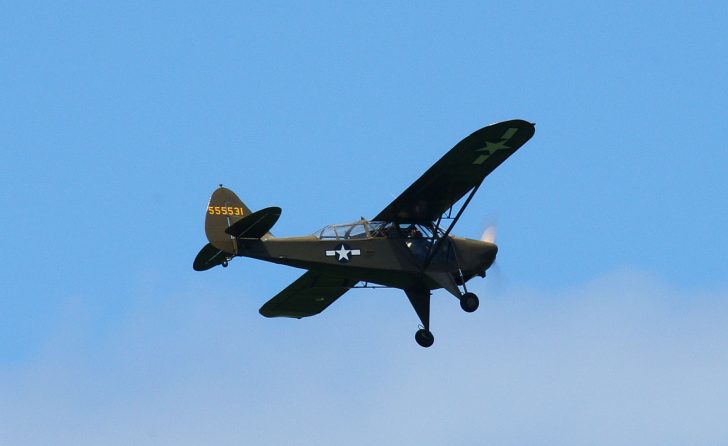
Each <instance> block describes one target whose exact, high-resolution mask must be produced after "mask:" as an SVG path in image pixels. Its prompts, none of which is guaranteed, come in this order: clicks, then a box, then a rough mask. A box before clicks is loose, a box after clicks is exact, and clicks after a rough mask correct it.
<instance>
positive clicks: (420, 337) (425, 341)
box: [415, 328, 435, 348]
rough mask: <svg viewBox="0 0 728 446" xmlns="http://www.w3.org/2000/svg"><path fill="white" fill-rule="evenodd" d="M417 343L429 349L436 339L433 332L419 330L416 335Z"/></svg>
mask: <svg viewBox="0 0 728 446" xmlns="http://www.w3.org/2000/svg"><path fill="white" fill-rule="evenodd" d="M415 341H417V343H418V344H420V346H422V347H425V348H427V347H429V346H431V345H432V343H433V342H435V337H434V336H432V332H430V330H425V329H424V328H421V329H419V330H417V333H415Z"/></svg>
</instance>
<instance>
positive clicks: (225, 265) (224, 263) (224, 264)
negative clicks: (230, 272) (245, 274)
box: [222, 260, 228, 268]
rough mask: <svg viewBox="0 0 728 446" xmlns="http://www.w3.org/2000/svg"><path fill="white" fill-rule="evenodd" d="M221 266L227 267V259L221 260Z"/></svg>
mask: <svg viewBox="0 0 728 446" xmlns="http://www.w3.org/2000/svg"><path fill="white" fill-rule="evenodd" d="M222 267H223V268H227V267H228V261H227V260H223V262H222Z"/></svg>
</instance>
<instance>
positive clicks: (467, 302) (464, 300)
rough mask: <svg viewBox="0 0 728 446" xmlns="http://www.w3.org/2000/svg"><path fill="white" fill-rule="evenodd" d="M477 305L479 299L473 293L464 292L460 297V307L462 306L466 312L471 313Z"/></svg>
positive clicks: (478, 304)
mask: <svg viewBox="0 0 728 446" xmlns="http://www.w3.org/2000/svg"><path fill="white" fill-rule="evenodd" d="M479 306H480V300H479V299H478V296H476V295H475V294H473V293H465V294H463V297H461V298H460V308H462V309H463V311H465V312H466V313H472V312H473V311H475V310H477V309H478V307H479Z"/></svg>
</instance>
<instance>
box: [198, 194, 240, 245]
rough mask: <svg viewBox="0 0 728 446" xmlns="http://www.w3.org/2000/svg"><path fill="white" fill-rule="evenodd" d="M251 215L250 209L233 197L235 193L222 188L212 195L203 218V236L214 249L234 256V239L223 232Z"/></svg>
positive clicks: (235, 196) (236, 197)
mask: <svg viewBox="0 0 728 446" xmlns="http://www.w3.org/2000/svg"><path fill="white" fill-rule="evenodd" d="M249 214H251V212H250V209H248V207H247V206H246V205H245V204H244V203H243V202H242V201H241V200H240V198H238V196H237V195H235V192H233V191H231V190H230V189H227V188H225V187H222V185H221V186H220V187H219V188H218V189H216V190H215V192H213V193H212V196H211V197H210V202H209V203H208V205H207V215H206V216H205V235H206V236H207V240H209V241H210V244H212V246H214V247H215V248H217V249H219V250H221V251H224V252H227V253H231V254H234V253H235V251H236V249H235V248H236V246H235V238H234V237H232V236H231V235H229V234H227V233H225V230H226V229H227V228H229V227H230V226H232V225H233V224H235V223H237V222H238V221H240V220H241V219H242V218H243V217H245V216H246V215H249Z"/></svg>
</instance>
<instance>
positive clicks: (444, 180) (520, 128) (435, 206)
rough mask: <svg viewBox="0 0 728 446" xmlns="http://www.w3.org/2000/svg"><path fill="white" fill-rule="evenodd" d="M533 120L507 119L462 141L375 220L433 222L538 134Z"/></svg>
mask: <svg viewBox="0 0 728 446" xmlns="http://www.w3.org/2000/svg"><path fill="white" fill-rule="evenodd" d="M534 131H535V128H534V126H533V124H531V123H529V122H526V121H523V120H512V121H504V122H500V123H498V124H493V125H489V126H487V127H484V128H482V129H480V130H478V131H476V132H474V133H472V134H471V135H470V136H468V137H466V138H465V139H463V140H462V141H460V142H459V143H458V144H457V145H456V146H455V147H453V148H452V149H451V150H450V151H449V152H448V153H446V154H445V156H443V157H442V158H441V159H440V160H439V161H438V162H436V163H435V164H434V165H433V166H432V167H430V169H428V170H427V172H425V173H424V174H423V175H422V176H421V177H420V178H419V179H418V180H417V181H415V182H414V183H413V184H412V185H411V186H410V187H408V188H407V189H406V190H405V191H404V192H402V194H401V195H400V196H399V197H397V198H396V199H395V200H394V201H393V202H392V203H390V204H389V205H388V206H387V207H386V208H384V209H383V210H382V211H381V212H380V213H379V214H378V215H377V216H376V217H374V219H373V220H376V221H396V222H409V223H429V222H433V221H435V220H437V218H438V217H440V216H441V215H442V214H443V213H445V212H446V211H447V210H448V209H450V208H451V207H452V206H453V205H454V204H455V203H456V202H457V201H458V200H460V199H461V198H462V197H463V196H464V195H465V194H466V193H467V192H468V191H470V190H472V189H473V188H474V187H477V186H479V185H480V183H482V182H483V180H484V179H485V177H486V176H488V174H490V173H491V172H492V171H493V170H494V169H495V168H496V167H498V166H499V165H500V164H501V163H502V162H503V161H505V160H506V158H508V157H509V156H511V155H512V154H513V153H514V152H515V151H516V150H518V148H520V147H521V146H522V145H523V144H525V143H526V141H528V140H529V139H530V138H531V137H532V136H533V134H534Z"/></svg>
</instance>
